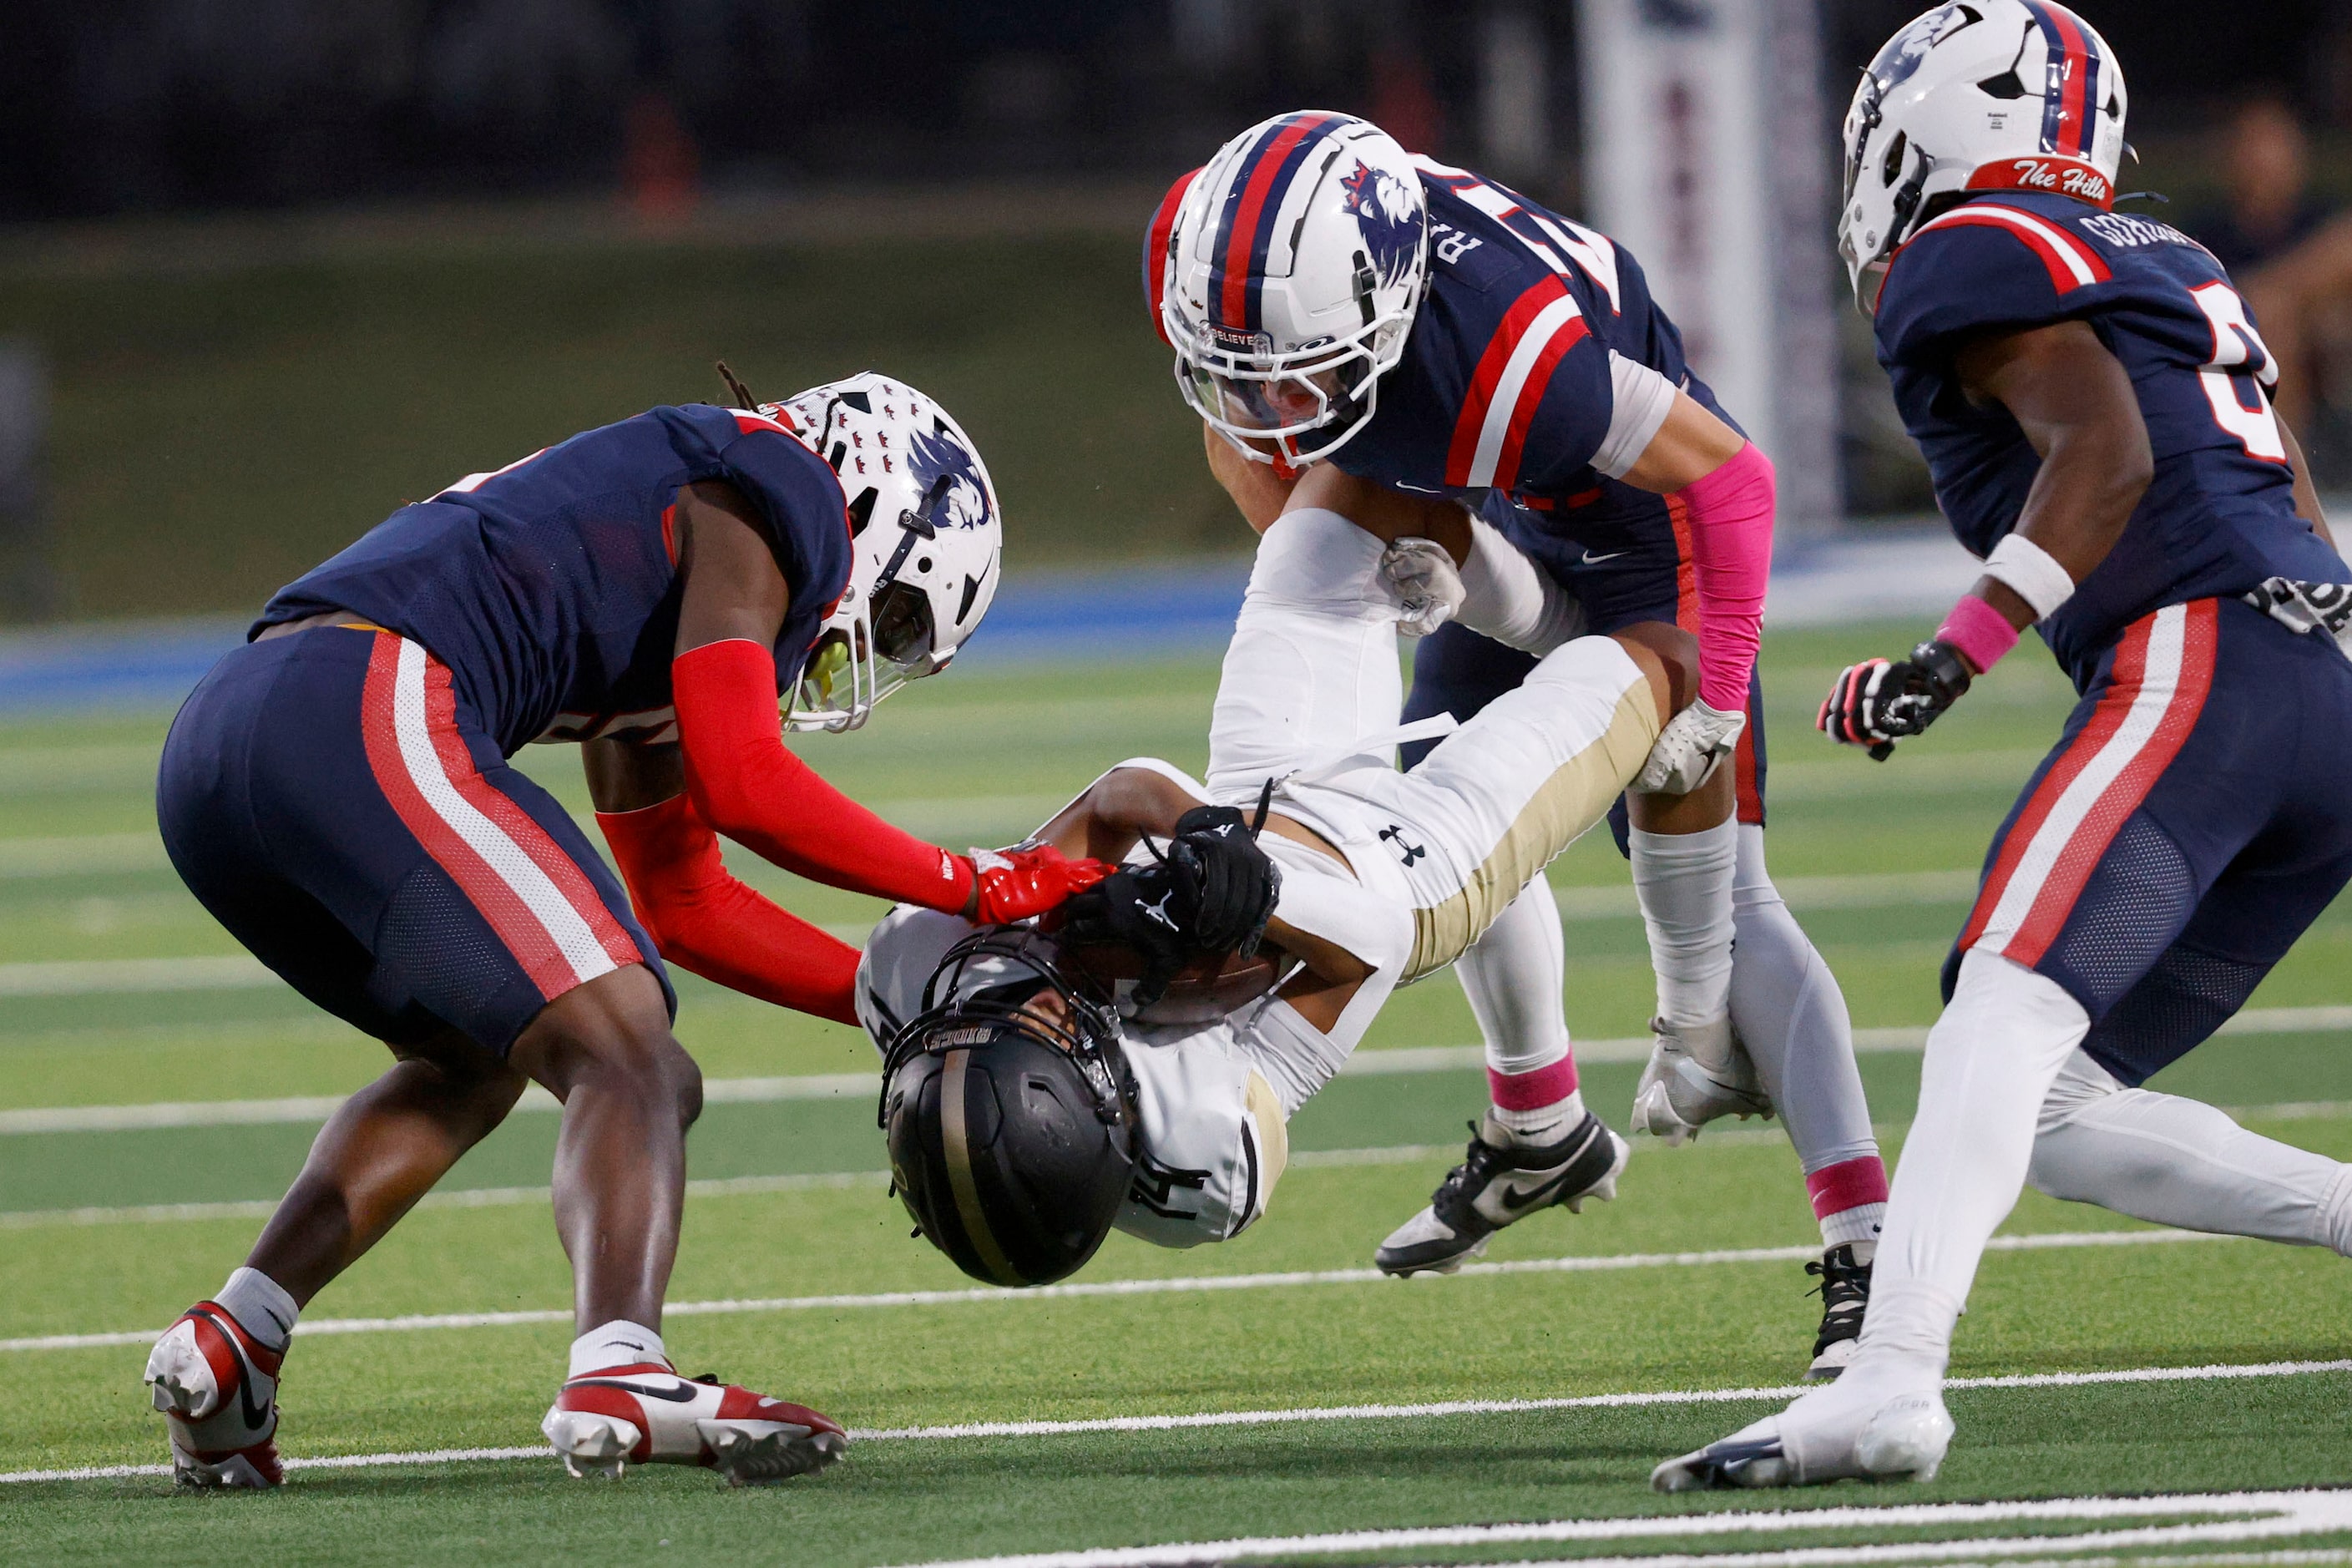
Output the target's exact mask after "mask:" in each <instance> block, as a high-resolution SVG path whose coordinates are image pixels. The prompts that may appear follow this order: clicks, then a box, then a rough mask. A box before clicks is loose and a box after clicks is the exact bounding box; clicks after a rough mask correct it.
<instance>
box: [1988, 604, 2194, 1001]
mask: <svg viewBox="0 0 2352 1568" xmlns="http://www.w3.org/2000/svg"><path fill="white" fill-rule="evenodd" d="M2187 608H2188V612H2189V614H2188V616H2187V624H2186V625H2185V626H2183V627H2182V631H2181V647H2180V666H2179V675H2178V676H2177V677H2176V678H2175V679H2176V681H2177V684H2176V685H2175V687H2174V689H2173V694H2172V699H2171V700H2170V701H2169V702H2168V703H2167V704H2166V705H2165V710H2164V716H2163V717H2162V718H2161V719H2160V720H2158V721H2157V727H2156V732H2155V733H2154V734H2153V735H2151V736H2150V737H2149V738H2148V741H2147V744H2146V745H2144V746H2142V747H2141V748H2140V749H2139V751H2138V752H2137V754H2135V755H2134V756H2133V758H2132V759H2131V762H2130V763H2129V764H2128V765H2127V766H2126V767H2125V769H2124V770H2123V772H2122V773H2120V774H2118V775H2117V776H2116V780H2115V782H2114V783H2112V784H2109V785H2108V786H2107V787H2106V789H2105V790H2104V791H2102V792H2101V793H2100V795H2099V799H2098V804H2097V805H2094V806H2093V807H2092V808H2091V810H2090V812H2089V813H2088V814H2087V815H2086V816H2084V819H2083V822H2082V825H2081V826H2079V827H2077V828H2076V829H2075V830H2074V836H2073V837H2071V838H2069V839H2068V840H2067V842H2066V847H2065V848H2064V849H2063V851H2062V852H2061V853H2060V855H2059V857H2058V861H2057V864H2056V865H2054V866H2053V867H2052V868H2051V870H2050V874H2049V876H2048V877H2047V878H2046V879H2044V880H2043V882H2042V890H2041V892H2040V893H2039V894H2037V895H2036V896H2035V898H2034V900H2033V909H2032V913H2030V914H2028V915H2027V916H2026V918H2025V920H2024V921H2023V922H2022V923H2021V925H2020V926H2019V927H2018V930H2017V934H2016V935H2015V936H2013V937H2011V938H2010V939H2009V941H2008V942H2005V943H2003V944H2002V948H2001V952H2003V954H2004V955H2005V956H2007V957H2008V958H2010V959H2011V961H2013V962H2015V963H2022V964H2026V965H2028V966H2031V965H2032V964H2036V963H2041V962H2042V954H2044V953H2045V952H2049V951H2050V944H2051V943H2052V942H2054V941H2056V940H2057V938H2058V932H2059V931H2060V929H2061V928H2062V927H2063V926H2064V925H2065V923H2066V918H2067V916H2068V915H2070V914H2072V913H2073V912H2074V902H2075V900H2078V899H2080V898H2081V897H2082V896H2083V889H2084V887H2085V886H2086V885H2087V884H2088V883H2089V882H2090V879H2091V873H2092V872H2093V871H2095V870H2096V869H2097V868H2098V865H2099V861H2100V860H2101V859H2102V858H2104V857H2105V855H2106V852H2107V847H2108V846H2110V845H2111V844H2113V843H2114V842H2115V838H2116V834H2117V833H2119V832H2121V831H2122V830H2123V826H2124V822H2125V820H2126V818H2128V817H2129V816H2131V814H2132V813H2133V812H2135V811H2137V810H2138V809H2139V806H2140V803H2141V802H2142V801H2144V800H2146V799H2147V793H2148V791H2149V790H2151V789H2153V788H2155V787H2156V781H2157V780H2158V779H2159V778H2161V777H2163V776H2164V770H2165V769H2166V768H2168V767H2170V766H2171V765H2172V759H2173V758H2175V757H2177V756H2179V754H2180V748H2181V747H2182V746H2183V745H2184V744H2186V743H2187V742H2188V740H2189V732H2190V731H2193V730H2195V729H2196V728H2197V720H2198V718H2199V716H2200V714H2202V713H2203V712H2204V711H2205V699H2206V696H2207V694H2208V693H2209V692H2210V691H2211V690H2212V688H2213V657H2214V649H2215V644H2216V642H2217V640H2218V637H2217V633H2218V629H2219V626H2220V616H2219V615H2218V614H2217V613H2216V609H2215V605H2214V601H2212V600H2210V599H2200V600H2198V601H2196V602H2195V603H2193V604H2191V605H2189V606H2187Z"/></svg>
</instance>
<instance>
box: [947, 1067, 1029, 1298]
mask: <svg viewBox="0 0 2352 1568" xmlns="http://www.w3.org/2000/svg"><path fill="white" fill-rule="evenodd" d="M970 1062H971V1052H970V1051H950V1052H949V1053H948V1061H947V1067H946V1068H945V1069H944V1070H943V1071H941V1072H940V1145H941V1150H940V1152H942V1153H944V1154H945V1155H946V1156H947V1161H948V1185H949V1187H950V1188H951V1189H952V1190H953V1191H954V1193H955V1204H956V1214H957V1215H958V1216H959V1217H960V1218H961V1219H962V1221H963V1233H964V1235H965V1236H967V1237H970V1238H971V1249H972V1250H973V1251H974V1252H977V1253H979V1254H980V1261H981V1263H982V1266H983V1267H985V1268H987V1270H988V1271H989V1272H990V1273H991V1274H992V1275H994V1276H995V1277H996V1282H997V1283H998V1284H999V1285H1018V1284H1020V1283H1021V1277H1020V1276H1019V1275H1018V1274H1015V1273H1014V1272H1013V1265H1012V1264H1010V1263H1008V1262H1006V1261H1005V1260H1004V1252H1003V1248H1002V1247H998V1246H997V1245H996V1236H995V1233H993V1232H992V1231H991V1230H990V1229H989V1228H988V1216H987V1215H984V1214H982V1212H981V1207H980V1185H979V1184H978V1183H976V1182H975V1181H973V1180H972V1175H971V1140H970V1138H969V1137H968V1136H967V1135H966V1132H965V1130H964V1115H963V1102H964V1076H965V1075H964V1068H965V1067H966V1066H967V1065H968V1064H969V1063H970Z"/></svg>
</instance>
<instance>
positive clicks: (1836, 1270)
mask: <svg viewBox="0 0 2352 1568" xmlns="http://www.w3.org/2000/svg"><path fill="white" fill-rule="evenodd" d="M1856 1245H1857V1244H1856V1243H1853V1242H1851V1241H1848V1242H1841V1243H1840V1244H1839V1245H1837V1246H1835V1247H1831V1248H1830V1249H1829V1250H1828V1251H1827V1252H1824V1253H1822V1260H1821V1261H1820V1262H1819V1263H1808V1264H1806V1265H1805V1272H1806V1273H1807V1274H1809V1275H1812V1276H1814V1277H1815V1278H1817V1279H1820V1280H1821V1282H1822V1283H1821V1289H1819V1290H1818V1291H1809V1292H1807V1293H1808V1294H1811V1295H1819V1296H1820V1297H1821V1299H1822V1332H1821V1337H1820V1338H1818V1339H1816V1340H1815V1341H1813V1364H1812V1365H1811V1366H1810V1367H1808V1368H1806V1369H1805V1381H1806V1382H1807V1383H1831V1382H1834V1381H1835V1380H1836V1378H1837V1375H1838V1373H1842V1372H1843V1371H1844V1370H1845V1363H1848V1362H1850V1361H1852V1360H1853V1352H1854V1347H1855V1345H1856V1343H1857V1342H1859V1341H1860V1340H1861V1338H1862V1315H1863V1313H1864V1312H1865V1311H1867V1310H1869V1308H1870V1268H1871V1266H1870V1264H1869V1263H1868V1262H1866V1261H1864V1260H1863V1259H1861V1258H1856V1257H1855V1256H1854V1247H1855V1246H1856ZM1860 1245H1862V1246H1866V1247H1871V1249H1872V1251H1873V1252H1874V1253H1875V1251H1876V1250H1877V1248H1876V1247H1875V1244H1874V1243H1869V1242H1864V1243H1861V1244H1860Z"/></svg>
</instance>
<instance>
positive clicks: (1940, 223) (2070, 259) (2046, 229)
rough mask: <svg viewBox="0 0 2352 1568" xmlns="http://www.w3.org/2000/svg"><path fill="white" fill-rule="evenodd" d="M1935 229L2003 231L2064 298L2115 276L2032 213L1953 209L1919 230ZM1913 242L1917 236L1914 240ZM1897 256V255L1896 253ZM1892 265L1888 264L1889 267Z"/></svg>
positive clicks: (1975, 206) (1985, 206)
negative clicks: (2034, 259)
mask: <svg viewBox="0 0 2352 1568" xmlns="http://www.w3.org/2000/svg"><path fill="white" fill-rule="evenodd" d="M1936 228H2000V229H2006V230H2007V231H2008V232H2010V233H2011V234H2013V235H2015V236H2016V237H2018V238H2019V239H2021V240H2023V241H2024V242H2025V245H2026V247H2027V248H2028V249H2030V250H2032V252H2033V254H2034V255H2035V256H2037V257H2039V258H2041V261H2042V267H2043V268H2045V269H2046V270H2047V271H2048V272H2049V274H2050V287H2051V288H2053V289H2056V290H2057V291H2058V292H2059V293H2061V294H2063V293H2066V292H2068V291H2069V290H2071V289H2079V288H2082V287H2083V286H2084V284H2088V283H2105V282H2106V281H2107V280H2108V279H2111V278H2113V277H2114V276H2115V274H2114V273H2112V272H2110V271H2109V270H2108V269H2107V264H2106V263H2105V261H2103V260H2101V259H2100V258H2099V253H2098V252H2097V251H2095V250H2093V249H2092V248H2091V247H2089V246H2087V245H2084V243H2083V242H2082V241H2081V240H2079V239H2077V238H2075V237H2074V236H2073V235H2071V234H2069V233H2067V232H2066V231H2065V230H2064V229H2063V228H2061V227H2060V226H2058V225H2056V224H2054V223H2051V222H2048V221H2047V220H2045V219H2043V218H2041V217H2038V216H2035V215H2033V214H2032V213H2028V212H2020V211H2019V210H2018V209H2017V208H2015V207H2004V206H1999V205H1993V204H1991V203H1987V202H1977V203H1972V204H1971V205H1968V206H1964V207H1958V208H1955V209H1954V210H1953V211H1951V212H1948V213H1946V214H1945V215H1944V216H1942V217H1939V218H1937V219H1936V220H1935V221H1933V222H1932V223H1929V224H1927V226H1925V227H1922V228H1921V229H1920V230H1919V233H1920V234H1926V233H1927V231H1928V229H1936ZM1914 239H1915V240H1916V236H1914ZM1898 254H1899V253H1898ZM1889 265H1890V266H1891V265H1892V264H1891V263H1890V264H1889Z"/></svg>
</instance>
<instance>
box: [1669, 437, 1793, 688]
mask: <svg viewBox="0 0 2352 1568" xmlns="http://www.w3.org/2000/svg"><path fill="white" fill-rule="evenodd" d="M1675 494H1676V497H1677V499H1679V500H1681V501H1682V503H1683V506H1684V508H1685V510H1686V511H1687V513H1688V516H1689V518H1690V552H1691V562H1692V564H1693V565H1694V566H1696V568H1697V575H1698V695H1699V700H1700V701H1702V702H1705V703H1706V705H1707V706H1708V707H1710V708H1717V709H1721V710H1723V711H1725V712H1727V713H1744V712H1746V711H1747V710H1748V677H1749V676H1750V675H1751V674H1752V673H1753V672H1754V670H1755V668H1756V649H1757V646H1758V644H1759V642H1761V641H1762V639H1763V631H1764V589H1765V585H1766V584H1768V583H1769V581H1770V580H1771V576H1772V498H1773V487H1772V459H1771V458H1767V457H1766V456H1765V455H1764V454H1763V452H1762V451H1761V450H1760V449H1759V447H1757V446H1756V444H1755V443H1754V442H1752V441H1751V442H1749V443H1748V445H1747V446H1745V447H1740V448H1739V450H1738V452H1737V453H1735V454H1734V455H1733V456H1732V458H1730V460H1729V461H1727V462H1726V463H1725V464H1724V465H1723V466H1722V467H1721V468H1717V469H1716V470H1715V472H1713V473H1711V474H1709V475H1707V476H1706V478H1705V479H1699V480H1696V481H1695V482H1693V483H1691V484H1687V485H1685V486H1684V487H1683V488H1682V489H1680V490H1678V491H1676V492H1675Z"/></svg>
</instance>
